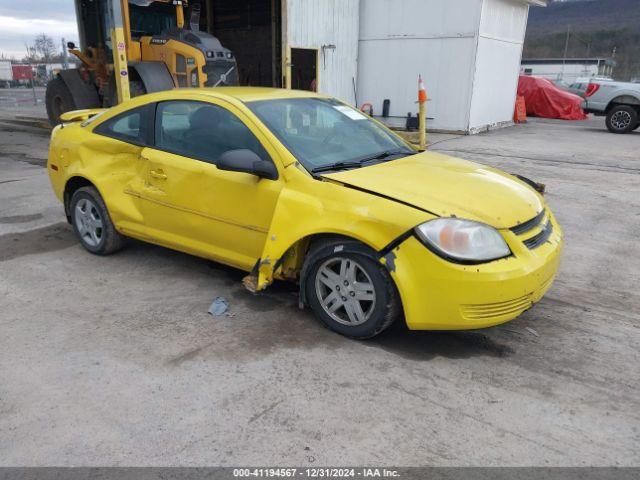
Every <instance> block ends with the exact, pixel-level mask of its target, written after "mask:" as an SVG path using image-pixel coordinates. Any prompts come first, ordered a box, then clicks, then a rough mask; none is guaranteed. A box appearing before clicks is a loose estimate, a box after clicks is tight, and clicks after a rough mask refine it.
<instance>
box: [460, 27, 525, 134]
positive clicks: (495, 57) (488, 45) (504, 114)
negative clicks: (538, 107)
mask: <svg viewBox="0 0 640 480" xmlns="http://www.w3.org/2000/svg"><path fill="white" fill-rule="evenodd" d="M521 52H522V45H521V44H517V43H511V42H503V41H500V40H494V39H491V38H484V37H480V39H479V42H478V54H477V58H476V72H475V78H474V83H473V94H472V101H471V109H470V115H469V129H470V130H472V131H476V130H483V129H485V128H487V127H491V126H493V125H498V124H500V123H504V122H510V121H512V120H513V110H514V106H515V100H516V91H517V89H518V75H519V73H520V55H521Z"/></svg>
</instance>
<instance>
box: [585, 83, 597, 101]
mask: <svg viewBox="0 0 640 480" xmlns="http://www.w3.org/2000/svg"><path fill="white" fill-rule="evenodd" d="M599 88H600V84H599V83H590V84H589V85H587V91H586V92H584V96H585V98H586V97H590V96H591V95H593V94H594V93H596V92H597V91H598V89H599Z"/></svg>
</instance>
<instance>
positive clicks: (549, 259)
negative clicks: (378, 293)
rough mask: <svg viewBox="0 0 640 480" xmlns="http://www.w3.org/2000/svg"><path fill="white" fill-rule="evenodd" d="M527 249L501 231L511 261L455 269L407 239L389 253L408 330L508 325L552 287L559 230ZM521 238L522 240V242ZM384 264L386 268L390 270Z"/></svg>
mask: <svg viewBox="0 0 640 480" xmlns="http://www.w3.org/2000/svg"><path fill="white" fill-rule="evenodd" d="M550 220H551V222H552V223H553V227H554V230H553V233H552V235H551V236H550V237H549V239H548V240H547V242H545V243H544V244H542V245H540V246H538V247H537V248H535V249H533V250H530V249H528V248H527V247H526V246H525V245H524V244H523V243H522V240H523V239H526V238H528V237H530V236H532V235H534V234H535V233H537V232H535V231H533V232H530V233H527V234H525V235H521V236H517V235H516V234H514V233H512V232H510V231H507V232H503V233H504V236H505V239H506V240H507V243H508V244H509V247H510V248H511V251H512V252H513V256H511V257H508V258H505V259H502V260H496V261H493V262H489V263H486V264H482V265H458V264H454V263H450V262H448V261H446V260H443V259H441V258H440V257H438V256H436V255H434V254H433V253H431V252H430V251H429V250H428V249H427V248H426V247H425V246H424V245H423V244H422V243H421V242H420V241H419V240H418V239H416V238H415V237H410V238H408V239H407V240H406V241H404V242H403V243H402V244H401V245H400V246H399V247H398V248H396V249H395V250H394V251H393V254H394V255H395V258H394V259H393V267H392V268H390V270H391V274H392V276H393V278H394V280H395V282H396V285H397V287H398V290H399V292H400V297H401V299H402V304H403V308H404V313H405V319H406V322H407V326H408V327H409V328H410V329H412V330H465V329H474V328H483V327H489V326H492V325H497V324H500V323H504V322H507V321H509V320H512V319H514V318H515V317H517V316H518V315H520V314H521V313H522V312H524V311H525V310H527V309H529V308H530V307H531V306H532V305H533V304H534V303H535V302H537V301H538V300H540V299H541V298H542V296H543V295H544V294H545V293H546V292H547V290H548V289H549V288H550V287H551V284H552V282H553V280H554V278H555V275H556V272H557V270H558V266H559V263H560V253H561V250H562V231H561V230H560V227H559V225H558V224H557V223H556V221H555V219H554V218H553V216H552V215H550ZM523 237H524V238H523ZM389 266H390V265H389V262H387V267H389Z"/></svg>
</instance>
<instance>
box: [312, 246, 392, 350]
mask: <svg viewBox="0 0 640 480" xmlns="http://www.w3.org/2000/svg"><path fill="white" fill-rule="evenodd" d="M374 258H375V252H374V251H373V250H371V249H369V248H368V247H366V246H365V245H363V244H361V243H359V242H355V241H334V242H330V243H328V244H327V243H325V244H324V245H322V246H320V247H318V248H316V249H315V250H312V252H310V253H309V255H308V257H307V260H306V264H307V265H306V267H305V271H307V275H306V277H305V284H304V285H303V288H305V296H306V299H307V302H308V304H309V306H310V307H311V309H312V310H313V313H314V314H315V316H316V318H318V320H320V321H321V322H322V323H323V324H324V325H325V326H326V327H328V328H329V329H331V330H333V331H335V332H337V333H340V334H342V335H345V336H347V337H351V338H357V339H366V338H371V337H374V336H376V335H378V334H379V333H381V332H382V331H383V330H385V329H386V328H388V327H389V326H390V325H391V324H392V323H393V322H394V321H395V320H396V318H397V317H398V316H399V314H400V299H399V296H398V292H397V290H396V287H395V284H394V283H393V280H392V278H391V276H390V275H389V272H388V271H387V270H386V269H385V267H384V266H383V265H382V264H380V263H379V262H378V261H376V260H374Z"/></svg>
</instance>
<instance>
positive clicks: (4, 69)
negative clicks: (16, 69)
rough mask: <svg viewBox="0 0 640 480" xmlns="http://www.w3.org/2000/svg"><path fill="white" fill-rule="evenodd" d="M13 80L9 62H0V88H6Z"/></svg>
mask: <svg viewBox="0 0 640 480" xmlns="http://www.w3.org/2000/svg"><path fill="white" fill-rule="evenodd" d="M12 80H13V70H12V69H11V62H10V61H9V60H0V88H8V87H10V86H11V81H12Z"/></svg>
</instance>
